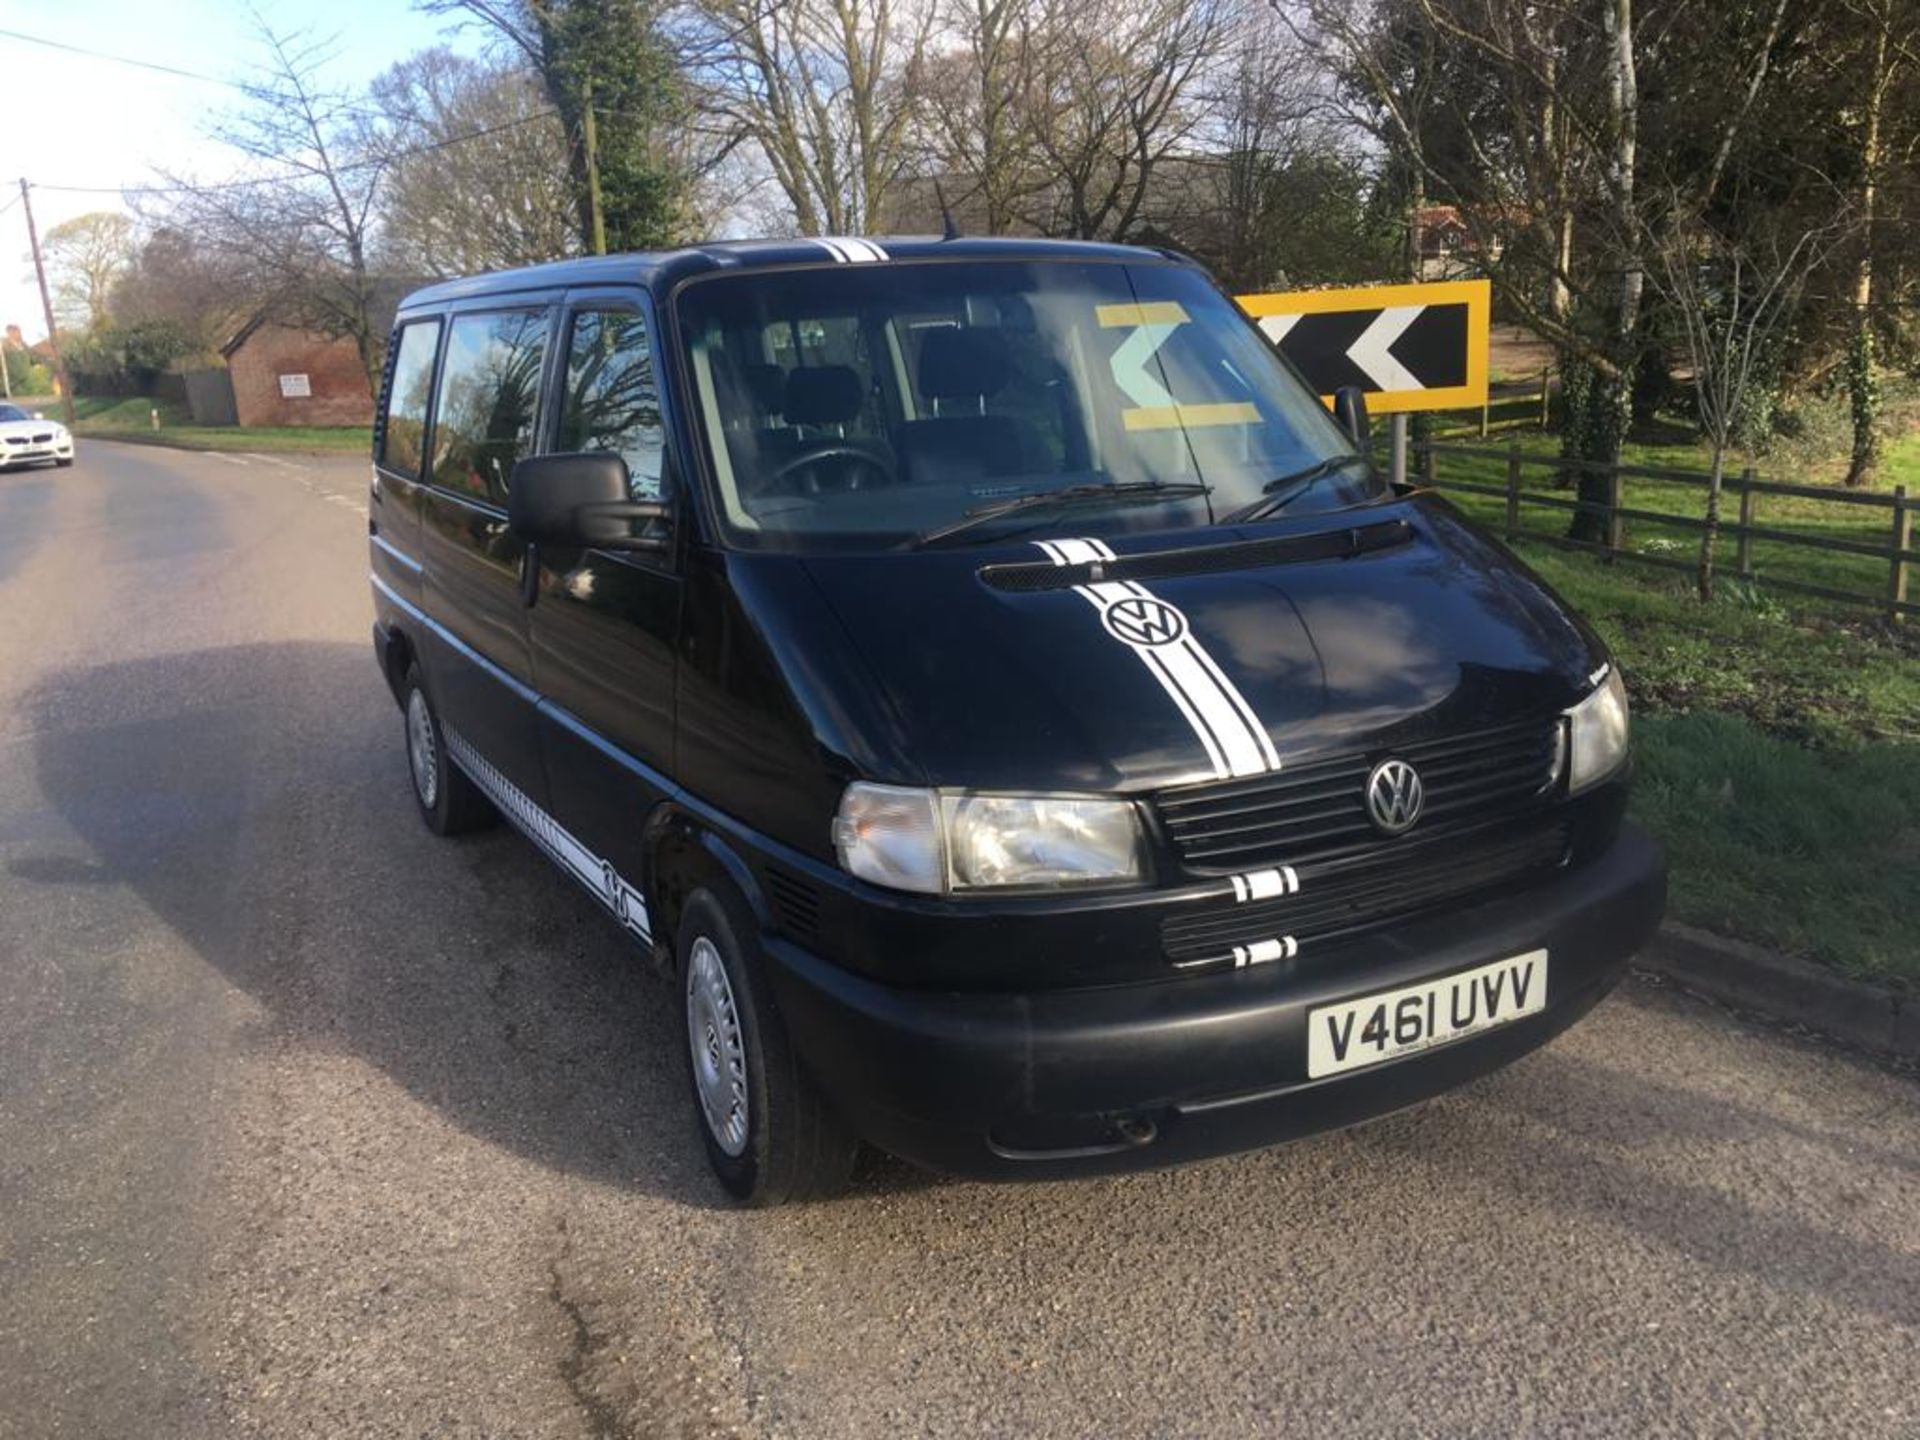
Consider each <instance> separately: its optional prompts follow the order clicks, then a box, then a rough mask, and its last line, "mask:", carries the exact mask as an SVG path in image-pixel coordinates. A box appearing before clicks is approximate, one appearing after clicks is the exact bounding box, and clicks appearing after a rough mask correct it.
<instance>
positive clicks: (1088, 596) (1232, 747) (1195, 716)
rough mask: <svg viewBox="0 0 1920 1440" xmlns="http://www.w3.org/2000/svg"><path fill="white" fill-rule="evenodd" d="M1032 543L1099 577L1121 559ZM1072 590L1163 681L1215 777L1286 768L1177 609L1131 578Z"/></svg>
mask: <svg viewBox="0 0 1920 1440" xmlns="http://www.w3.org/2000/svg"><path fill="white" fill-rule="evenodd" d="M1034 543H1035V544H1036V545H1038V546H1039V548H1040V549H1041V551H1042V552H1043V553H1044V554H1045V555H1046V556H1047V558H1048V559H1049V560H1051V561H1053V563H1054V564H1055V565H1060V566H1067V565H1093V566H1094V567H1095V573H1096V574H1097V573H1098V566H1099V563H1100V562H1102V561H1107V560H1113V559H1115V558H1117V557H1116V556H1115V555H1114V553H1113V551H1112V549H1111V548H1109V547H1108V545H1107V543H1106V542H1105V541H1103V540H1037V541H1035V542H1034ZM1074 589H1075V591H1076V592H1077V593H1078V594H1079V595H1080V597H1081V598H1082V599H1083V600H1085V601H1086V602H1087V603H1088V604H1089V605H1091V606H1093V608H1094V609H1095V610H1097V611H1098V612H1099V614H1100V618H1101V621H1102V623H1103V625H1104V626H1105V628H1106V631H1107V633H1108V634H1109V635H1111V636H1113V638H1114V639H1116V640H1118V641H1119V642H1120V643H1121V644H1123V645H1125V646H1127V647H1128V648H1129V649H1130V650H1132V651H1133V653H1134V654H1135V655H1136V656H1137V657H1138V658H1139V660H1140V663H1141V664H1143V665H1144V666H1146V668H1147V670H1148V672H1149V673H1150V674H1152V676H1153V678H1154V679H1155V680H1157V681H1159V682H1160V688H1161V689H1163V690H1165V691H1166V692H1167V697H1168V698H1169V699H1170V700H1172V701H1173V703H1174V705H1175V706H1177V707H1178V709H1179V711H1180V713H1181V714H1182V715H1183V716H1185V717H1186V721H1187V724H1188V725H1189V726H1191V727H1192V729H1193V733H1194V736H1195V737H1196V738H1197V739H1198V740H1199V741H1200V745H1201V748H1202V749H1204V750H1205V751H1206V752H1207V762H1208V763H1209V764H1210V765H1211V766H1212V767H1213V773H1214V776H1215V778H1216V779H1221V780H1229V779H1235V778H1238V777H1240V776H1242V775H1264V774H1267V773H1269V772H1271V771H1274V770H1278V769H1279V768H1280V755H1279V752H1278V751H1276V750H1275V749H1274V748H1273V739H1272V737H1271V736H1269V735H1268V734H1267V727H1266V726H1265V725H1263V724H1261V723H1260V717H1259V716H1257V715H1255V714H1254V713H1253V707H1252V706H1251V705H1249V704H1248V703H1247V698H1246V696H1244V695H1242V694H1241V693H1240V690H1239V687H1238V686H1236V685H1235V684H1234V683H1233V681H1231V680H1229V679H1228V678H1227V675H1226V672H1225V671H1223V670H1222V669H1221V668H1220V666H1219V664H1218V663H1217V662H1216V661H1215V660H1214V658H1213V656H1211V655H1210V654H1208V653H1207V649H1206V647H1205V646H1204V645H1202V644H1201V643H1200V641H1199V640H1198V639H1197V638H1196V637H1195V636H1194V634H1193V631H1192V629H1191V628H1190V627H1189V626H1188V625H1187V623H1186V616H1184V615H1183V614H1181V613H1180V611H1179V610H1178V609H1176V608H1175V607H1174V606H1172V605H1169V604H1168V603H1167V602H1166V601H1164V600H1162V599H1160V598H1159V597H1158V596H1157V595H1155V594H1154V593H1153V592H1152V591H1150V590H1148V589H1147V588H1146V586H1144V585H1139V584H1136V583H1134V582H1133V581H1129V580H1095V581H1093V582H1091V583H1090V584H1086V585H1076V586H1075V587H1074Z"/></svg>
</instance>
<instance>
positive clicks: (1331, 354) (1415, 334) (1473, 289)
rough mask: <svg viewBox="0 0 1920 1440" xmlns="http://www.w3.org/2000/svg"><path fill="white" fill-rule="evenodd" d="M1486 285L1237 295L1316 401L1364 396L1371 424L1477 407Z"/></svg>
mask: <svg viewBox="0 0 1920 1440" xmlns="http://www.w3.org/2000/svg"><path fill="white" fill-rule="evenodd" d="M1492 291H1493V287H1492V284H1491V282H1489V281H1486V280H1445V281H1440V282H1438V283H1435V284H1432V285H1370V286H1367V287H1365V288H1362V289H1354V290H1291V291H1285V292H1282V293H1277V294H1271V295H1242V296H1240V297H1239V300H1240V308H1241V309H1243V310H1245V311H1246V312H1247V313H1248V314H1249V315H1251V316H1253V317H1254V319H1255V320H1257V321H1258V322H1259V324H1260V329H1261V330H1262V331H1263V332H1265V334H1266V336H1267V338H1268V339H1269V340H1271V341H1273V343H1274V344H1275V345H1276V346H1278V347H1279V350H1280V353H1281V354H1282V355H1285V356H1286V357H1287V359H1289V360H1291V361H1292V362H1293V363H1294V365H1295V366H1296V367H1297V368H1298V369H1299V371H1300V373H1301V374H1303V375H1305V376H1306V377H1307V380H1308V383H1310V384H1311V385H1312V386H1313V387H1314V388H1315V389H1316V390H1318V391H1319V392H1320V393H1321V394H1322V395H1325V396H1327V397H1328V398H1329V399H1331V397H1332V395H1333V392H1334V391H1335V390H1338V389H1339V388H1340V387H1341V386H1342V385H1357V386H1359V387H1360V388H1361V389H1362V390H1364V391H1365V392H1366V394H1367V409H1368V410H1369V411H1370V412H1371V413H1373V414H1375V415H1391V414H1395V413H1405V412H1407V411H1410V410H1459V409H1465V408H1467V407H1469V406H1476V407H1477V406H1480V405H1484V404H1486V403H1487V319H1488V312H1489V311H1490V310H1491V308H1492V304H1493V294H1492Z"/></svg>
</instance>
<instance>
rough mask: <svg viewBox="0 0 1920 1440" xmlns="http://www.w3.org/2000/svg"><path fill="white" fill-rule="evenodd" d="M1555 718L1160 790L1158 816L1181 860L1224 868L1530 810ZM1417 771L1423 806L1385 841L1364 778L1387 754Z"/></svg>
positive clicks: (1317, 855) (1311, 855)
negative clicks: (1408, 825) (1408, 826)
mask: <svg viewBox="0 0 1920 1440" xmlns="http://www.w3.org/2000/svg"><path fill="white" fill-rule="evenodd" d="M1559 734H1560V722H1559V720H1558V718H1557V717H1555V718H1552V719H1537V720H1528V721H1522V722H1520V723H1517V724H1511V725H1502V726H1499V727H1497V728H1494V729H1488V730H1476V731H1473V732H1471V733H1468V734H1461V735H1449V736H1446V737H1444V738H1442V739H1437V740H1422V741H1419V742H1416V743H1412V744H1406V745H1390V746H1382V747H1379V748H1376V749H1374V750H1356V751H1352V752H1349V753H1346V754H1340V755H1332V756H1327V757H1325V758H1323V759H1318V760H1308V761H1304V762H1302V763H1300V764H1289V765H1285V766H1284V767H1283V768H1282V769H1280V770H1279V771H1277V772H1275V773H1274V774H1272V775H1259V776H1254V777H1252V778H1250V779H1245V780H1227V781H1219V782H1214V783H1210V784H1206V785H1194V786H1188V787H1185V788H1182V789H1179V790H1166V791H1162V792H1161V793H1160V794H1159V795H1158V796H1157V797H1155V805H1156V807H1157V808H1158V810H1159V812H1160V819H1161V823H1162V824H1163V825H1164V826H1165V828H1166V833H1167V837H1168V839H1169V840H1170V841H1172V843H1173V848H1174V850H1175V852H1176V853H1177V854H1178V855H1179V857H1180V861H1181V863H1182V864H1183V865H1185V866H1187V867H1188V868H1189V869H1191V870H1195V871H1198V872H1200V873H1202V874H1215V875H1226V874H1232V873H1235V872H1237V871H1243V870H1258V869H1262V868H1264V867H1266V866H1270V865H1283V864H1284V865H1292V866H1294V867H1296V868H1298V867H1299V866H1300V865H1301V864H1302V863H1304V862H1307V861H1312V860H1317V859H1324V858H1330V857H1334V856H1341V855H1348V854H1355V853H1364V852H1368V851H1373V850H1383V851H1392V850H1394V849H1396V848H1400V847H1404V846H1406V845H1407V844H1409V843H1411V842H1413V841H1414V840H1416V839H1419V838H1421V837H1423V836H1426V835H1430V834H1432V833H1433V832H1435V831H1436V830H1440V829H1443V828H1444V829H1446V830H1450V831H1451V830H1454V829H1457V828H1458V827H1460V826H1463V825H1470V824H1472V823H1474V822H1477V821H1481V820H1486V819H1491V818H1498V817H1504V816H1513V815H1520V814H1523V813H1525V812H1527V811H1528V810H1531V809H1532V808H1534V806H1535V805H1537V804H1538V803H1539V802H1540V801H1541V800H1542V799H1543V798H1544V797H1545V794H1546V792H1547V790H1548V789H1549V787H1550V786H1551V785H1552V783H1553V780H1554V773H1553V771H1554V766H1555V763H1556V758H1557V751H1558V739H1559ZM1390 755H1391V756H1397V757H1398V758H1399V759H1402V760H1405V761H1407V762H1408V763H1409V764H1411V765H1412V766H1413V767H1414V769H1415V770H1417V771H1418V772H1419V773H1420V782H1421V785H1422V787H1423V789H1424V791H1425V804H1424V805H1423V807H1422V809H1421V812H1420V819H1419V822H1418V823H1417V824H1416V825H1415V826H1414V828H1413V830H1412V831H1411V832H1409V833H1408V834H1407V835H1405V836H1402V837H1400V838H1398V839H1388V838H1386V837H1385V836H1383V835H1382V834H1381V833H1380V832H1379V831H1378V830H1376V829H1375V828H1374V825H1373V822H1372V820H1370V819H1369V818H1368V816H1367V807H1366V787H1367V776H1368V774H1369V773H1370V772H1371V771H1372V769H1373V767H1374V765H1375V764H1377V763H1378V762H1379V761H1381V760H1383V759H1385V758H1387V757H1388V756H1390Z"/></svg>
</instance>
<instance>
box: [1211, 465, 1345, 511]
mask: <svg viewBox="0 0 1920 1440" xmlns="http://www.w3.org/2000/svg"><path fill="white" fill-rule="evenodd" d="M1366 458H1367V457H1366V456H1364V455H1361V454H1359V453H1358V452H1355V453H1353V454H1350V455H1329V456H1328V457H1327V458H1326V459H1324V460H1316V461H1315V462H1314V463H1313V464H1311V465H1309V466H1307V468H1306V469H1304V470H1295V471H1294V472H1293V473H1292V474H1291V475H1282V476H1280V477H1279V478H1278V479H1275V480H1269V481H1268V482H1267V483H1266V484H1264V485H1262V486H1261V487H1260V496H1261V498H1260V499H1258V500H1256V501H1254V502H1253V503H1252V504H1251V505H1247V506H1243V507H1242V508H1240V509H1238V510H1236V511H1234V512H1233V514H1231V515H1229V516H1227V517H1226V518H1225V519H1224V520H1222V521H1221V522H1220V523H1221V524H1222V525H1237V524H1239V523H1240V522H1241V521H1243V520H1259V519H1262V518H1263V517H1265V516H1268V515H1277V514H1279V513H1280V512H1281V511H1282V510H1284V509H1286V508H1287V506H1289V505H1291V504H1292V503H1293V502H1294V501H1295V500H1297V499H1299V498H1300V497H1301V496H1302V495H1304V494H1306V492H1307V491H1308V490H1310V489H1311V488H1312V487H1313V482H1314V481H1316V480H1318V479H1320V478H1321V477H1323V476H1326V475H1331V474H1332V473H1333V472H1334V471H1336V470H1344V469H1346V467H1347V466H1349V465H1359V464H1363V463H1365V461H1366Z"/></svg>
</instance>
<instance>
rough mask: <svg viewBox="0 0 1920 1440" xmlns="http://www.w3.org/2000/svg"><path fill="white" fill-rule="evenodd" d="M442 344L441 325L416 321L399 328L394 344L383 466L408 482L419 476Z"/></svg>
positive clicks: (382, 433) (383, 429)
mask: <svg viewBox="0 0 1920 1440" xmlns="http://www.w3.org/2000/svg"><path fill="white" fill-rule="evenodd" d="M439 343H440V322H439V321H438V320H416V321H413V322H412V323H410V324H407V325H403V326H401V327H400V338H399V339H398V340H397V341H396V342H395V344H394V356H393V380H392V382H391V384H389V386H388V387H387V415H386V423H385V424H384V425H382V426H381V427H380V463H381V464H382V465H384V466H385V467H386V468H387V469H389V470H392V471H394V472H396V473H397V474H401V475H405V476H406V477H407V478H408V479H416V478H418V476H419V474H420V456H421V451H422V448H423V446H424V445H425V443H426V432H427V396H428V395H429V394H430V393H431V392H432V390H433V352H434V349H435V347H437V346H438V345H439Z"/></svg>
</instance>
